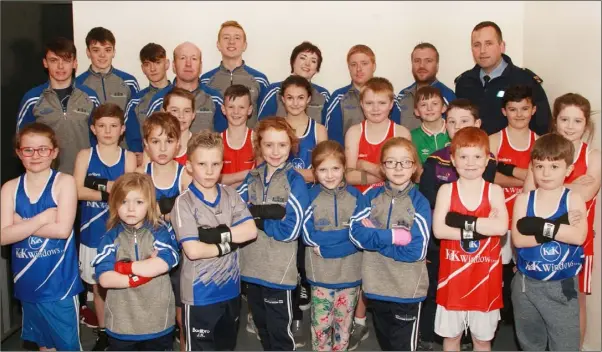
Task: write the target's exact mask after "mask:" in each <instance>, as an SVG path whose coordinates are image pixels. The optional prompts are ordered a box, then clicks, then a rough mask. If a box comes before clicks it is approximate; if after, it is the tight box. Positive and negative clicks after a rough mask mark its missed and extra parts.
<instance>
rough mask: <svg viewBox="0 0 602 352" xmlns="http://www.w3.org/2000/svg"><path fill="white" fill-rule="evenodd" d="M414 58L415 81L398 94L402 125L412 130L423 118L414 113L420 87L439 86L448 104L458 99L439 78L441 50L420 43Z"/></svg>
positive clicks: (412, 55) (429, 44)
mask: <svg viewBox="0 0 602 352" xmlns="http://www.w3.org/2000/svg"><path fill="white" fill-rule="evenodd" d="M410 58H411V60H412V76H414V80H415V82H414V83H412V84H411V85H410V86H409V87H407V88H404V89H402V90H401V91H400V92H399V94H398V96H397V104H398V105H399V110H401V125H402V126H405V127H406V128H407V129H409V130H410V131H411V130H413V129H415V128H418V127H420V123H421V120H420V118H419V117H418V116H416V115H414V97H415V95H416V91H417V90H418V88H421V87H424V86H428V85H431V86H433V87H436V88H439V90H440V91H441V95H442V96H443V103H444V104H445V105H448V104H449V103H450V102H451V101H452V100H454V99H456V95H455V94H454V91H453V90H451V89H450V88H448V87H447V86H446V85H445V84H443V83H441V82H439V80H437V72H438V71H439V52H438V51H437V48H435V46H434V45H433V44H431V43H420V44H418V45H416V46H415V47H414V50H413V51H412V54H411V55H410Z"/></svg>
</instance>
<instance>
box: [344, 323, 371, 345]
mask: <svg viewBox="0 0 602 352" xmlns="http://www.w3.org/2000/svg"><path fill="white" fill-rule="evenodd" d="M368 337H370V331H369V330H368V327H367V326H366V325H361V324H355V323H353V328H352V330H351V336H349V347H348V349H349V351H353V350H355V349H356V348H358V347H359V345H360V343H362V341H364V340H365V339H367V338H368Z"/></svg>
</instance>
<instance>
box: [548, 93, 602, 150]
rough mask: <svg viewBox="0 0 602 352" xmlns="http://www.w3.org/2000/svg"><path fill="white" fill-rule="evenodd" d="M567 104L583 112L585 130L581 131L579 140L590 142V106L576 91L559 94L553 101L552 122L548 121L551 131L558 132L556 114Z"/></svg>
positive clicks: (592, 123)
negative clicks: (581, 134)
mask: <svg viewBox="0 0 602 352" xmlns="http://www.w3.org/2000/svg"><path fill="white" fill-rule="evenodd" d="M569 106H574V107H577V108H579V110H581V111H582V112H583V116H585V131H583V136H581V140H584V141H586V142H587V143H590V142H591V141H592V139H593V138H594V122H593V121H592V106H591V104H590V102H589V100H587V99H586V98H585V97H584V96H582V95H581V94H577V93H566V94H564V95H561V96H559V97H558V98H556V100H555V101H554V107H553V109H552V123H550V130H551V132H554V133H558V131H557V125H558V123H557V121H558V115H560V112H561V111H562V110H563V109H564V108H566V107H569Z"/></svg>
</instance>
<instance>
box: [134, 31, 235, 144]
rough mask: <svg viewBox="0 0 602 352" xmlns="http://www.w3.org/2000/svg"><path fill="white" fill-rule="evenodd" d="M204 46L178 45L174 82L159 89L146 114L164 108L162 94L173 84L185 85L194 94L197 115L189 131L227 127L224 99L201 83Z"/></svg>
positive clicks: (174, 52) (175, 52)
mask: <svg viewBox="0 0 602 352" xmlns="http://www.w3.org/2000/svg"><path fill="white" fill-rule="evenodd" d="M202 63H203V60H202V54H201V49H199V47H198V46H196V45H194V44H193V43H191V42H184V43H182V44H179V45H178V46H176V48H175V49H174V51H173V64H172V67H173V71H174V73H175V74H176V78H175V80H174V83H173V84H171V85H168V86H167V87H165V88H163V89H161V90H160V91H159V92H157V93H156V94H155V95H154V96H153V98H152V99H151V102H150V104H149V108H148V111H147V113H146V116H150V115H151V114H152V113H153V112H155V111H159V110H161V107H162V106H163V97H165V95H166V94H167V93H169V92H170V91H171V90H172V89H173V87H178V88H182V89H186V90H187V91H189V92H191V93H192V94H193V95H194V108H195V117H194V120H193V121H192V124H191V125H190V131H191V132H192V133H197V132H199V131H200V130H203V129H208V130H212V131H216V132H222V131H224V130H225V129H226V128H227V127H228V121H227V120H226V118H225V117H224V115H223V114H222V105H224V99H223V98H222V95H221V94H220V92H218V91H217V90H215V89H213V88H210V87H208V86H207V85H206V84H204V83H202V81H201V79H200V78H199V75H200V74H201V68H202Z"/></svg>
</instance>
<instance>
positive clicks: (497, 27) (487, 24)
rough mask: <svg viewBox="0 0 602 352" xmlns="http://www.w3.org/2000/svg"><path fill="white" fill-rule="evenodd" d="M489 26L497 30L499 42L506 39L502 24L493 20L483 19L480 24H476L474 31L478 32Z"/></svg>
mask: <svg viewBox="0 0 602 352" xmlns="http://www.w3.org/2000/svg"><path fill="white" fill-rule="evenodd" d="M487 27H491V28H493V29H494V30H495V34H497V39H498V42H499V43H501V42H502V41H503V40H504V39H503V37H502V30H501V29H500V26H498V25H497V24H496V23H495V22H492V21H483V22H480V23H479V24H477V25H476V26H474V28H473V29H472V31H473V32H476V31H478V30H480V29H483V28H487Z"/></svg>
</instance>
